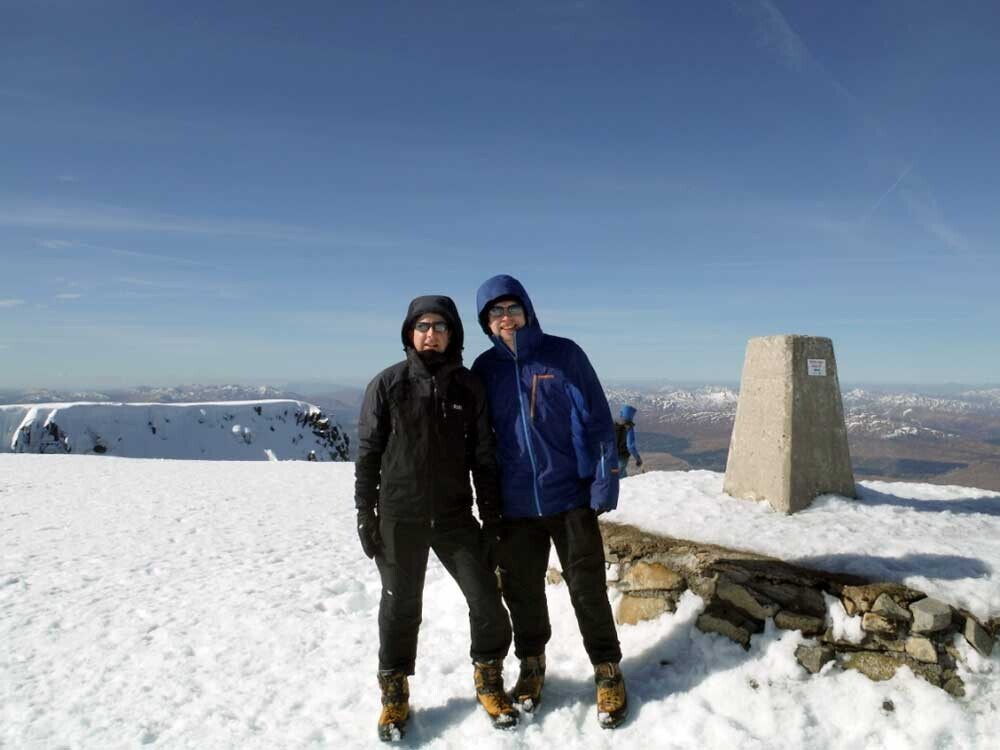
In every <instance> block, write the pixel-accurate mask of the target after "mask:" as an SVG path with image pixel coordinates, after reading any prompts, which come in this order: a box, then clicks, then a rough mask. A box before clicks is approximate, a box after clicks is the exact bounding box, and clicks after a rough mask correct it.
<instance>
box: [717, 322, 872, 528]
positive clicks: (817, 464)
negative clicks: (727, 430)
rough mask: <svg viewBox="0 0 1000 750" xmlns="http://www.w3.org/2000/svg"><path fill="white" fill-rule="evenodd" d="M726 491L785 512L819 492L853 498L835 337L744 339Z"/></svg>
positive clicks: (851, 472)
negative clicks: (766, 502) (834, 346)
mask: <svg viewBox="0 0 1000 750" xmlns="http://www.w3.org/2000/svg"><path fill="white" fill-rule="evenodd" d="M723 491H724V492H726V493H727V494H729V495H732V496H733V497H742V498H747V499H750V500H767V501H768V502H770V503H771V505H772V506H773V507H774V508H775V509H776V510H780V511H784V512H785V513H794V512H795V511H798V510H802V509H804V508H808V507H809V504H810V503H812V501H813V499H814V498H815V497H816V496H817V495H822V494H825V493H834V494H837V495H843V496H844V497H855V490H854V472H853V471H852V470H851V455H850V453H849V452H848V449H847V426H846V425H845V424H844V407H843V404H842V403H841V399H840V382H839V380H838V379H837V362H836V360H835V359H834V356H833V342H832V341H831V340H830V339H827V338H820V337H817V336H761V337H759V338H752V339H750V341H749V342H748V343H747V354H746V360H745V362H744V363H743V379H742V381H741V382H740V399H739V403H738V404H737V407H736V424H735V425H734V427H733V437H732V440H731V441H730V443H729V460H728V462H727V463H726V482H725V485H724V487H723Z"/></svg>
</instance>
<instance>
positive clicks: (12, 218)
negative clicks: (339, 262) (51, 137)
mask: <svg viewBox="0 0 1000 750" xmlns="http://www.w3.org/2000/svg"><path fill="white" fill-rule="evenodd" d="M0 226H8V227H38V228H44V229H49V230H59V229H74V230H92V231H108V232H153V233H176V234H196V235H212V236H220V237H249V238H253V239H260V240H284V241H289V242H322V243H328V244H332V245H337V246H341V247H343V246H349V247H354V248H367V249H371V250H376V249H385V248H388V247H392V246H394V245H395V244H396V243H395V242H393V241H391V240H390V241H387V240H384V239H380V238H371V237H357V236H351V235H348V234H346V233H343V232H336V231H330V230H327V229H316V228H312V227H305V226H297V225H293V224H279V223H269V222H259V221H249V220H245V219H195V218H191V217H184V216H169V215H162V214H146V213H140V212H135V211H129V210H127V209H107V208H101V209H91V208H86V207H72V208H64V207H59V206H45V205H43V206H21V207H15V208H8V209H4V210H0Z"/></svg>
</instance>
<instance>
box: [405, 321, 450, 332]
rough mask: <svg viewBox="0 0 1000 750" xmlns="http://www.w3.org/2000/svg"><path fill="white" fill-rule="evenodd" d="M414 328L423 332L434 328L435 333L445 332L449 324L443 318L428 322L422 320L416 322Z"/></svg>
mask: <svg viewBox="0 0 1000 750" xmlns="http://www.w3.org/2000/svg"><path fill="white" fill-rule="evenodd" d="M413 328H414V329H415V330H417V331H420V332H421V333H427V332H428V331H429V330H431V329H432V328H433V329H434V332H435V333H445V332H446V331H447V330H448V324H447V323H445V322H444V321H443V320H439V321H437V322H436V323H428V322H427V321H425V320H422V321H420V322H419V323H414V325H413Z"/></svg>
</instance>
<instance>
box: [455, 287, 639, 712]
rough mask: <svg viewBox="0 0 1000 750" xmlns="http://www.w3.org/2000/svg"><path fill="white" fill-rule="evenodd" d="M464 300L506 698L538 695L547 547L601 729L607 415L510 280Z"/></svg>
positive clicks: (582, 361)
mask: <svg viewBox="0 0 1000 750" xmlns="http://www.w3.org/2000/svg"><path fill="white" fill-rule="evenodd" d="M476 305H477V310H478V312H479V322H480V325H481V326H482V329H483V331H484V332H485V333H486V335H487V336H489V337H490V339H491V340H492V342H493V345H492V346H491V347H490V348H489V349H488V350H487V351H485V352H483V353H482V354H480V355H479V357H478V358H477V359H476V361H475V363H474V364H473V366H472V371H473V372H474V373H475V374H477V375H479V376H480V378H482V380H483V382H484V383H485V384H486V393H487V398H488V400H489V405H490V412H491V414H492V420H493V428H494V431H495V432H496V439H497V448H496V452H497V462H498V464H499V467H500V494H501V516H502V520H501V524H500V525H499V527H498V528H499V537H498V538H497V539H496V540H494V542H495V544H496V548H497V558H498V560H499V567H500V576H501V582H502V587H503V597H504V600H505V601H506V603H507V606H508V608H509V609H510V616H511V622H512V625H513V628H514V652H515V654H516V655H517V657H518V659H520V661H521V664H520V674H519V676H518V680H517V684H516V685H515V687H514V691H513V695H512V698H513V700H514V701H515V702H517V703H518V704H519V705H520V707H521V709H522V710H524V711H526V712H529V713H530V712H531V711H533V710H534V709H535V708H536V707H537V706H538V703H539V701H540V699H541V691H542V686H543V684H544V681H545V645H546V643H548V641H549V638H550V637H551V636H552V628H551V625H550V622H549V613H548V606H547V604H546V599H545V573H546V569H547V567H548V560H549V549H550V545H552V544H554V545H555V548H556V553H557V555H558V556H559V561H560V563H561V564H562V569H563V577H564V579H565V580H566V584H567V586H568V588H569V593H570V599H571V601H572V603H573V610H574V612H575V614H576V619H577V623H578V625H579V628H580V634H581V635H582V636H583V644H584V648H586V650H587V655H588V656H589V657H590V661H591V663H592V664H593V665H594V678H595V682H596V683H597V716H598V721H599V723H600V724H601V726H603V727H605V728H613V727H616V726H618V725H619V724H621V722H622V721H624V719H625V716H626V714H627V711H628V701H627V697H626V691H625V681H624V679H623V677H622V673H621V668H620V666H619V663H620V662H621V658H622V654H621V648H620V646H619V643H618V633H617V631H616V630H615V622H614V617H613V615H612V613H611V605H610V603H609V602H608V595H607V584H606V580H605V568H604V543H603V540H602V538H601V530H600V527H599V526H598V523H597V516H598V514H600V513H603V512H605V511H609V510H613V509H614V508H615V507H616V506H617V504H618V455H617V450H616V444H615V426H614V422H613V421H612V418H611V410H610V408H609V407H608V402H607V399H606V398H605V396H604V390H603V389H602V388H601V383H600V381H599V380H598V379H597V374H596V373H595V372H594V368H593V367H592V366H591V364H590V361H589V360H588V359H587V355H586V354H584V352H583V350H582V349H581V348H580V347H579V346H577V344H576V343H574V342H573V341H570V340H569V339H565V338H560V337H558V336H550V335H548V334H546V333H543V332H542V328H541V325H540V324H539V322H538V316H537V315H536V314H535V309H534V307H533V305H532V303H531V299H530V298H529V297H528V294H527V292H525V290H524V287H523V286H522V285H521V283H520V282H519V281H518V280H517V279H515V278H513V277H511V276H505V275H501V276H494V277H493V278H491V279H488V280H487V281H486V282H485V283H484V284H483V285H482V286H481V287H479V291H478V292H477V294H476Z"/></svg>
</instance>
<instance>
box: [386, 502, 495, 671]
mask: <svg viewBox="0 0 1000 750" xmlns="http://www.w3.org/2000/svg"><path fill="white" fill-rule="evenodd" d="M379 528H380V530H381V532H382V542H383V546H384V549H383V552H382V553H381V554H379V555H376V556H375V563H376V565H378V572H379V575H380V576H381V578H382V599H381V602H380V604H379V610H378V631H379V632H378V635H379V651H378V668H379V669H380V670H399V671H402V672H404V673H405V674H408V675H410V674H413V669H414V663H415V662H416V659H417V632H418V631H419V630H420V622H421V619H422V610H423V594H424V577H425V574H426V573H427V558H428V553H429V551H430V550H432V549H433V550H434V554H435V555H436V556H437V558H438V560H440V561H441V564H442V565H444V567H445V570H447V571H448V573H449V574H451V577H452V578H454V579H455V582H456V583H458V586H459V588H460V589H461V590H462V593H463V594H464V595H465V601H466V603H467V604H468V606H469V630H470V633H471V635H472V645H471V647H470V649H469V655H470V656H471V657H472V659H473V660H475V661H487V660H489V659H498V658H501V659H502V658H503V657H504V656H506V655H507V651H508V650H509V649H510V641H511V629H510V618H509V617H508V616H507V610H505V609H504V607H503V603H502V601H501V599H500V591H499V590H498V589H497V579H496V575H495V574H494V572H493V571H492V570H490V569H488V568H487V567H486V559H485V554H484V549H483V545H482V540H481V536H480V532H479V524H478V523H476V521H475V519H474V518H473V517H472V516H471V515H469V516H468V517H467V518H464V519H459V520H457V521H449V522H448V524H447V526H445V527H443V528H442V527H440V526H436V527H434V528H432V527H431V526H430V525H428V524H420V523H405V522H400V521H392V520H388V519H382V520H381V521H380V524H379Z"/></svg>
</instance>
